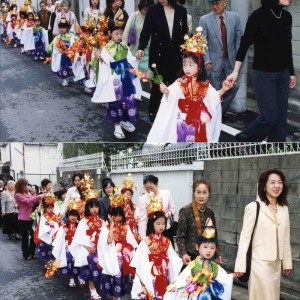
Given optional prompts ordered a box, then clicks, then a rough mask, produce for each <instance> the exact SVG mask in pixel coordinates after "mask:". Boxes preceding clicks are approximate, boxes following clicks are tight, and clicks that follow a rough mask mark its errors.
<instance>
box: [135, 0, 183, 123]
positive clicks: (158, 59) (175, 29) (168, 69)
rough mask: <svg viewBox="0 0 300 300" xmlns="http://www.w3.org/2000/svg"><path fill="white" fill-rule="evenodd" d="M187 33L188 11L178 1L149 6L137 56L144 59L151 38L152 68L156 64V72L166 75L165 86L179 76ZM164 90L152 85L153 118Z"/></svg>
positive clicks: (151, 116) (151, 106)
mask: <svg viewBox="0 0 300 300" xmlns="http://www.w3.org/2000/svg"><path fill="white" fill-rule="evenodd" d="M187 33H188V26H187V11H186V9H185V8H184V7H183V6H181V5H180V4H178V3H177V0H159V2H158V3H157V4H154V5H151V6H150V7H149V8H148V11H147V14H146V17H145V22H144V26H143V30H142V32H141V35H140V40H139V47H138V51H137V54H136V57H137V59H142V57H143V56H144V49H145V48H146V47H147V45H148V43H149V40H150V38H151V42H150V49H149V67H150V68H151V65H152V64H156V66H157V72H158V73H159V74H160V75H162V76H163V81H164V83H165V84H166V85H170V84H172V83H173V82H174V81H175V80H176V79H177V73H178V72H179V71H180V70H181V68H182V59H181V53H180V45H182V44H183V43H184V35H185V34H187ZM161 98H162V93H161V92H160V90H159V85H157V84H153V85H152V88H151V96H150V102H149V119H150V121H152V122H153V121H154V119H155V116H156V113H157V111H158V108H159V105H160V101H161Z"/></svg>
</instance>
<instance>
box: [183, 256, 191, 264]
mask: <svg viewBox="0 0 300 300" xmlns="http://www.w3.org/2000/svg"><path fill="white" fill-rule="evenodd" d="M190 261H191V257H190V256H189V255H188V254H184V255H183V256H182V262H183V264H184V265H187V264H188V263H189V262H190Z"/></svg>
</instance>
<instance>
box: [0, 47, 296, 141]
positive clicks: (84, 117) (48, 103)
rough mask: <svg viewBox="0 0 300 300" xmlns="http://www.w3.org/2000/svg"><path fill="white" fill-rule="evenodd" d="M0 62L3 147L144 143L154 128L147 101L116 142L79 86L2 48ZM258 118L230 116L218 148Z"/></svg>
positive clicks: (15, 51) (291, 131)
mask: <svg viewBox="0 0 300 300" xmlns="http://www.w3.org/2000/svg"><path fill="white" fill-rule="evenodd" d="M0 58H1V66H0V71H1V75H0V87H1V94H0V96H1V98H0V141H1V142H14V141H18V142H20V141H21V142H145V141H146V139H147V135H148V133H149V131H150V128H151V124H150V122H149V120H148V101H149V100H148V99H147V98H143V100H144V101H143V102H138V109H139V116H138V121H137V123H136V128H137V129H136V131H135V132H133V133H127V132H126V133H125V134H126V138H125V139H123V140H118V139H116V138H115V137H114V135H113V131H114V125H113V124H109V123H107V122H106V121H105V108H104V107H103V106H101V105H100V104H95V103H92V102H91V100H90V98H91V97H90V96H88V95H86V94H84V93H83V87H82V86H80V85H79V84H78V83H74V82H71V83H70V85H69V86H68V87H62V86H61V82H60V81H59V79H58V78H57V77H56V75H55V73H54V72H52V71H51V68H50V65H43V63H42V62H35V61H33V58H32V56H30V55H26V54H23V55H21V54H20V49H19V48H12V47H11V46H7V45H5V44H3V43H2V44H1V53H0ZM71 81H72V80H71ZM145 91H146V92H147V88H146V89H145ZM148 92H149V90H148ZM256 116H257V114H256V113H255V112H253V111H249V110H247V111H246V112H244V113H239V114H229V119H228V120H227V121H226V123H225V124H226V126H223V130H222V132H221V136H220V142H234V141H235V138H234V135H235V134H236V133H237V131H236V130H242V129H243V128H245V127H246V126H247V125H249V124H250V123H251V122H252V121H253V120H254V119H255V118H256ZM287 131H288V137H287V141H295V137H294V133H295V132H298V131H299V129H297V128H295V127H292V126H288V128H287ZM296 139H297V138H296ZM298 139H299V137H298Z"/></svg>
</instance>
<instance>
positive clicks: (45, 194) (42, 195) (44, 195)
mask: <svg viewBox="0 0 300 300" xmlns="http://www.w3.org/2000/svg"><path fill="white" fill-rule="evenodd" d="M40 196H41V199H43V198H46V197H47V196H48V193H43V194H40Z"/></svg>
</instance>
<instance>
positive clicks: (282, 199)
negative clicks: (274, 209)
mask: <svg viewBox="0 0 300 300" xmlns="http://www.w3.org/2000/svg"><path fill="white" fill-rule="evenodd" d="M272 174H277V175H278V176H279V177H280V179H281V181H282V184H283V188H282V192H281V194H280V195H279V196H278V198H277V201H278V204H279V205H281V206H284V205H286V206H288V202H287V199H286V197H287V193H288V186H287V182H286V178H285V176H284V174H283V173H282V171H281V170H279V169H269V170H267V171H265V172H263V173H262V174H261V175H260V176H259V178H258V188H257V189H258V196H259V198H260V200H261V201H263V202H265V203H266V204H267V205H269V204H270V201H269V200H268V198H267V194H266V185H267V181H268V178H269V176H270V175H272Z"/></svg>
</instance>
